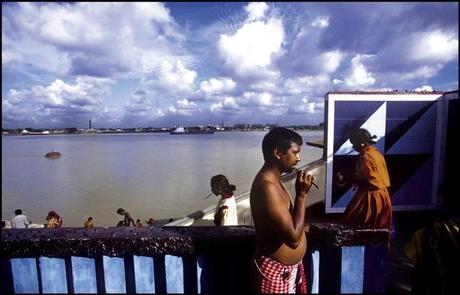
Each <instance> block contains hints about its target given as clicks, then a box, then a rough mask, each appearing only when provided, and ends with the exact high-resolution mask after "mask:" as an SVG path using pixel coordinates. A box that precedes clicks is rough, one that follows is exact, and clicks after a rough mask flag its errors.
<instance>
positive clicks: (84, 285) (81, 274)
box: [71, 256, 98, 294]
mask: <svg viewBox="0 0 460 295" xmlns="http://www.w3.org/2000/svg"><path fill="white" fill-rule="evenodd" d="M71 262H72V278H73V288H74V292H75V293H93V294H95V293H98V289H97V275H96V261H95V259H94V258H87V257H77V256H72V257H71Z"/></svg>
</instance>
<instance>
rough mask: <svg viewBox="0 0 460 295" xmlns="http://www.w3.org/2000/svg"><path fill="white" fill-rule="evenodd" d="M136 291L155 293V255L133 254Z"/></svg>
mask: <svg viewBox="0 0 460 295" xmlns="http://www.w3.org/2000/svg"><path fill="white" fill-rule="evenodd" d="M133 263H134V276H135V280H136V293H155V271H154V267H153V257H148V256H136V255H134V256H133Z"/></svg>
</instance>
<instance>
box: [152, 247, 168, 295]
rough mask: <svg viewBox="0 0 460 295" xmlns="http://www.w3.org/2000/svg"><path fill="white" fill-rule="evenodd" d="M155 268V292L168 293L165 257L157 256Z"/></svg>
mask: <svg viewBox="0 0 460 295" xmlns="http://www.w3.org/2000/svg"><path fill="white" fill-rule="evenodd" d="M153 268H154V270H155V292H156V293H161V294H164V293H166V273H165V257H164V256H163V255H161V256H160V255H157V256H154V257H153Z"/></svg>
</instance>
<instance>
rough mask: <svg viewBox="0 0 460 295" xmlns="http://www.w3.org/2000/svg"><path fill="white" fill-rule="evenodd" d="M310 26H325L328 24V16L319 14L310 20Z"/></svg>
mask: <svg viewBox="0 0 460 295" xmlns="http://www.w3.org/2000/svg"><path fill="white" fill-rule="evenodd" d="M311 26H312V27H319V28H321V29H322V28H327V27H328V26H329V17H324V16H320V17H317V18H315V19H314V20H313V21H312V22H311Z"/></svg>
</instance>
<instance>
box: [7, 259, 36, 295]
mask: <svg viewBox="0 0 460 295" xmlns="http://www.w3.org/2000/svg"><path fill="white" fill-rule="evenodd" d="M10 262H11V274H12V276H13V287H14V292H15V293H29V294H30V293H42V292H41V291H42V290H41V286H40V280H39V273H40V271H39V269H38V266H37V259H36V258H11V259H10Z"/></svg>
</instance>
